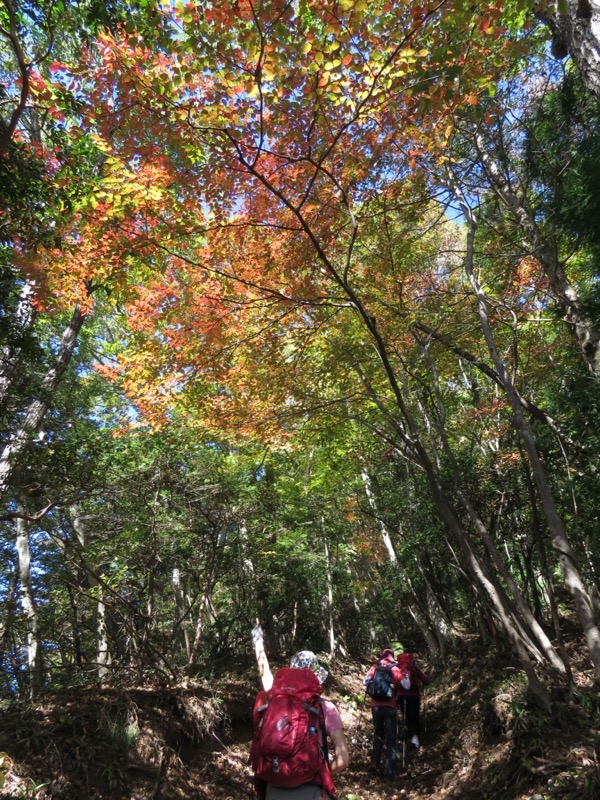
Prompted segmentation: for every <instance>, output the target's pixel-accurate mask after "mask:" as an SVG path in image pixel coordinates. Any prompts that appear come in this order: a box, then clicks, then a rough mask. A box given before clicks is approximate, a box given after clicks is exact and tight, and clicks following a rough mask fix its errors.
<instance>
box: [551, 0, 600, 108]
mask: <svg viewBox="0 0 600 800" xmlns="http://www.w3.org/2000/svg"><path fill="white" fill-rule="evenodd" d="M554 5H555V10H554V12H553V13H550V12H548V11H546V12H543V13H539V14H538V15H537V16H538V17H539V18H540V19H541V20H542V21H543V22H544V23H545V24H546V25H548V27H549V28H550V30H551V32H552V55H553V56H554V57H555V58H561V59H562V58H566V56H567V55H570V56H571V58H572V59H573V61H574V62H575V64H576V66H577V69H578V70H579V73H580V75H581V77H582V79H583V82H584V83H585V85H586V86H587V88H588V90H589V91H590V92H591V93H592V94H593V95H595V97H596V99H597V100H598V102H600V2H598V0H568V2H567V3H566V4H565V5H566V6H567V8H565V10H566V11H567V13H560V11H561V10H562V9H561V8H560V6H561V4H560V3H558V8H557V4H556V3H555V4H554Z"/></svg>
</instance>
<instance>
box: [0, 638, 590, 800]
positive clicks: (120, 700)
mask: <svg viewBox="0 0 600 800" xmlns="http://www.w3.org/2000/svg"><path fill="white" fill-rule="evenodd" d="M572 656H573V664H574V667H575V670H576V676H577V683H578V687H577V692H576V696H575V697H574V698H572V699H569V698H567V697H565V695H564V691H563V690H558V689H557V690H556V691H555V692H554V694H555V704H554V708H555V711H554V714H553V716H552V717H547V716H544V715H542V714H541V713H540V712H537V711H536V710H535V709H534V708H531V707H529V706H528V705H527V703H526V702H525V701H524V700H523V696H522V689H523V685H522V679H521V676H520V675H519V673H517V672H516V671H515V670H514V669H513V668H512V667H510V665H503V664H502V662H501V660H500V659H499V658H498V656H497V654H493V653H491V652H477V650H474V651H472V652H470V653H468V652H467V651H466V650H465V649H463V652H462V653H461V657H460V660H458V659H457V658H455V659H453V660H449V662H448V663H447V664H446V665H445V667H444V670H443V671H442V670H438V671H437V672H434V673H433V680H432V684H431V687H430V690H428V692H427V695H426V699H425V705H424V709H423V714H422V724H423V731H422V737H421V738H422V748H421V749H420V750H419V751H418V752H416V753H408V754H407V757H408V759H407V763H406V766H405V769H399V770H398V774H397V776H396V779H395V780H394V781H393V782H386V781H384V780H383V777H382V776H380V775H376V774H375V775H374V774H372V773H371V772H370V771H369V769H368V767H369V762H370V759H369V754H370V744H371V734H372V723H371V719H370V713H369V711H368V709H365V710H364V711H363V712H362V714H361V713H360V707H361V700H362V696H361V688H360V686H361V677H362V673H363V671H364V665H361V664H345V665H344V664H335V665H332V669H331V678H330V679H329V680H328V684H327V685H326V687H327V691H326V695H327V696H328V697H330V698H331V699H332V700H334V701H335V702H336V704H337V706H338V708H339V709H340V712H341V714H342V719H343V721H344V724H345V727H346V730H347V738H348V741H349V745H350V756H351V766H350V768H349V769H348V770H347V771H346V772H344V773H343V774H342V775H341V776H339V779H338V790H339V797H340V800H370V798H381V799H382V800H395V799H396V798H403V800H429V799H430V798H431V799H432V800H433V798H435V800H459V798H460V800H532V798H534V797H535V796H536V794H537V795H538V798H537V800H539V798H543V799H544V800H553V799H554V798H556V800H559V799H560V800H597V798H599V797H600V767H599V757H598V753H599V752H600V699H599V697H598V693H597V692H595V691H594V689H593V686H592V677H593V675H592V672H591V670H590V668H589V664H588V663H587V661H586V659H585V657H584V656H581V655H580V650H579V648H577V647H575V646H573V648H572ZM256 688H257V687H256V674H255V669H253V668H252V666H251V665H248V667H247V669H246V670H245V671H244V670H242V671H237V674H236V675H235V676H233V675H232V674H231V673H230V675H229V676H223V678H221V679H219V680H218V681H215V680H213V681H194V682H192V681H190V682H187V683H185V684H182V685H178V686H171V687H158V686H154V687H130V688H123V687H118V688H115V689H103V690H100V689H97V688H73V689H69V690H65V691H64V692H61V693H53V694H48V695H46V696H45V697H43V698H40V699H39V700H38V701H37V702H35V703H33V704H30V703H19V702H10V703H9V702H3V703H1V704H0V798H1V799H2V800H17V798H19V799H23V798H25V799H26V800H41V798H47V800H50V799H52V800H58V799H60V800H209V798H210V800H234V799H235V800H239V799H240V798H244V799H247V800H251V798H253V794H252V789H251V786H252V782H251V777H252V776H251V773H250V770H249V767H248V763H247V762H248V750H249V744H250V740H251V735H252V731H251V727H250V713H251V708H252V701H253V697H254V694H255V691H256ZM401 752H402V751H401V746H400V754H401ZM401 758H402V756H401V755H400V760H401ZM3 782H4V785H3V786H2V783H3Z"/></svg>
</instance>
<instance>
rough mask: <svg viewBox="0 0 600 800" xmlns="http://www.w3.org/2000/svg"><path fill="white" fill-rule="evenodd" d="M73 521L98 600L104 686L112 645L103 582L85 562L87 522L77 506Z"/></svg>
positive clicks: (97, 624) (98, 662) (96, 614)
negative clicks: (109, 636)
mask: <svg viewBox="0 0 600 800" xmlns="http://www.w3.org/2000/svg"><path fill="white" fill-rule="evenodd" d="M71 521H72V523H73V530H74V531H75V535H76V536H77V542H78V544H79V558H80V560H81V561H82V562H83V564H84V570H85V582H86V585H87V588H88V589H89V590H90V594H91V595H92V596H93V597H94V598H96V606H95V609H94V629H95V635H96V672H97V675H98V681H99V682H100V683H101V684H102V683H103V682H104V681H105V680H106V677H107V675H108V672H109V668H110V665H111V662H112V656H111V651H110V643H109V638H108V626H107V619H106V602H105V598H104V589H103V586H102V581H101V580H100V579H99V578H98V575H97V574H96V571H95V569H94V568H93V567H92V568H91V569H89V568H88V566H87V565H86V564H85V562H84V561H83V555H84V554H87V546H88V536H87V529H86V525H85V522H84V520H83V517H82V514H81V508H80V507H79V506H78V505H77V504H75V505H73V506H71Z"/></svg>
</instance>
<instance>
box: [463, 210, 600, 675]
mask: <svg viewBox="0 0 600 800" xmlns="http://www.w3.org/2000/svg"><path fill="white" fill-rule="evenodd" d="M462 207H463V213H465V216H466V218H467V221H468V225H469V227H468V234H467V255H466V258H465V270H466V273H467V276H468V278H469V281H470V283H471V286H472V287H473V291H474V293H475V296H476V298H477V307H478V311H479V319H480V322H481V327H482V330H483V334H484V337H485V340H486V343H487V346H488V350H489V352H490V356H491V358H492V361H493V362H494V366H495V368H496V371H497V373H498V375H499V376H500V379H501V381H502V384H503V386H504V390H505V392H506V396H507V399H508V401H509V403H510V406H511V408H512V411H513V414H514V419H515V427H516V428H517V430H518V432H519V434H520V436H521V438H522V440H523V445H524V449H525V452H526V454H527V458H528V460H529V464H530V467H531V472H532V475H533V479H534V481H535V484H536V486H537V490H538V493H539V496H540V500H541V503H542V508H543V509H544V513H545V515H546V519H547V521H548V527H549V529H550V536H551V540H552V546H553V548H554V549H555V550H556V552H557V553H558V558H559V563H560V566H561V570H562V575H563V581H564V583H565V586H566V588H567V589H568V591H569V593H570V595H571V597H572V598H573V603H574V606H575V610H576V612H577V616H578V617H579V622H580V624H581V627H582V629H583V632H584V634H585V637H586V641H587V645H588V648H589V652H590V656H591V659H592V662H593V664H594V670H595V675H596V683H598V684H600V630H599V629H598V625H597V623H596V620H595V616H594V604H593V601H592V598H591V596H590V594H589V592H588V591H587V590H586V588H585V585H584V582H583V579H582V577H581V575H580V573H579V568H578V566H577V562H576V560H575V555H574V553H573V550H572V548H571V545H570V543H569V540H568V537H567V532H566V529H565V526H564V523H563V520H562V519H561V517H560V515H559V513H558V510H557V508H556V504H555V502H554V497H553V495H552V490H551V487H550V484H549V482H548V479H547V476H546V472H545V470H544V467H543V465H542V462H541V460H540V457H539V455H538V452H537V447H536V444H535V441H534V438H533V433H532V431H531V428H530V426H529V424H528V422H527V420H526V419H525V417H524V415H523V409H522V407H521V404H520V403H519V400H518V397H517V394H516V392H515V390H514V387H513V383H512V380H511V379H510V377H509V375H508V373H507V371H506V369H505V366H504V363H503V361H502V359H501V358H500V354H499V353H498V350H497V348H496V343H495V340H494V335H493V332H492V329H491V326H490V323H489V319H488V314H487V303H486V299H485V295H484V293H483V290H482V288H481V286H480V285H479V283H478V281H477V279H476V277H475V271H474V267H473V258H474V255H473V254H474V239H475V229H476V222H475V219H474V217H473V215H472V213H471V212H470V209H468V207H467V205H466V203H464V202H463V203H462Z"/></svg>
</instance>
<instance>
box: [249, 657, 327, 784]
mask: <svg viewBox="0 0 600 800" xmlns="http://www.w3.org/2000/svg"><path fill="white" fill-rule="evenodd" d="M320 696H321V684H320V683H319V681H318V680H317V677H316V675H315V674H314V673H313V672H312V671H311V670H310V669H291V668H289V667H283V668H282V669H280V670H279V671H278V672H277V674H276V675H275V680H274V681H273V687H272V688H271V689H270V690H269V691H268V692H259V693H258V695H257V697H256V702H255V704H254V715H253V720H254V738H253V741H252V746H251V748H250V764H251V765H252V769H253V770H254V775H255V778H258V779H259V781H264V782H265V783H266V784H269V785H271V786H279V787H284V788H292V787H296V786H301V785H302V784H304V783H316V784H318V785H319V786H323V787H324V788H325V791H326V792H327V793H328V794H329V795H331V796H332V797H335V794H336V791H335V785H334V783H333V779H332V777H331V772H330V771H329V762H328V760H327V736H326V732H325V718H324V714H323V707H322V705H321V699H320Z"/></svg>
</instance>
